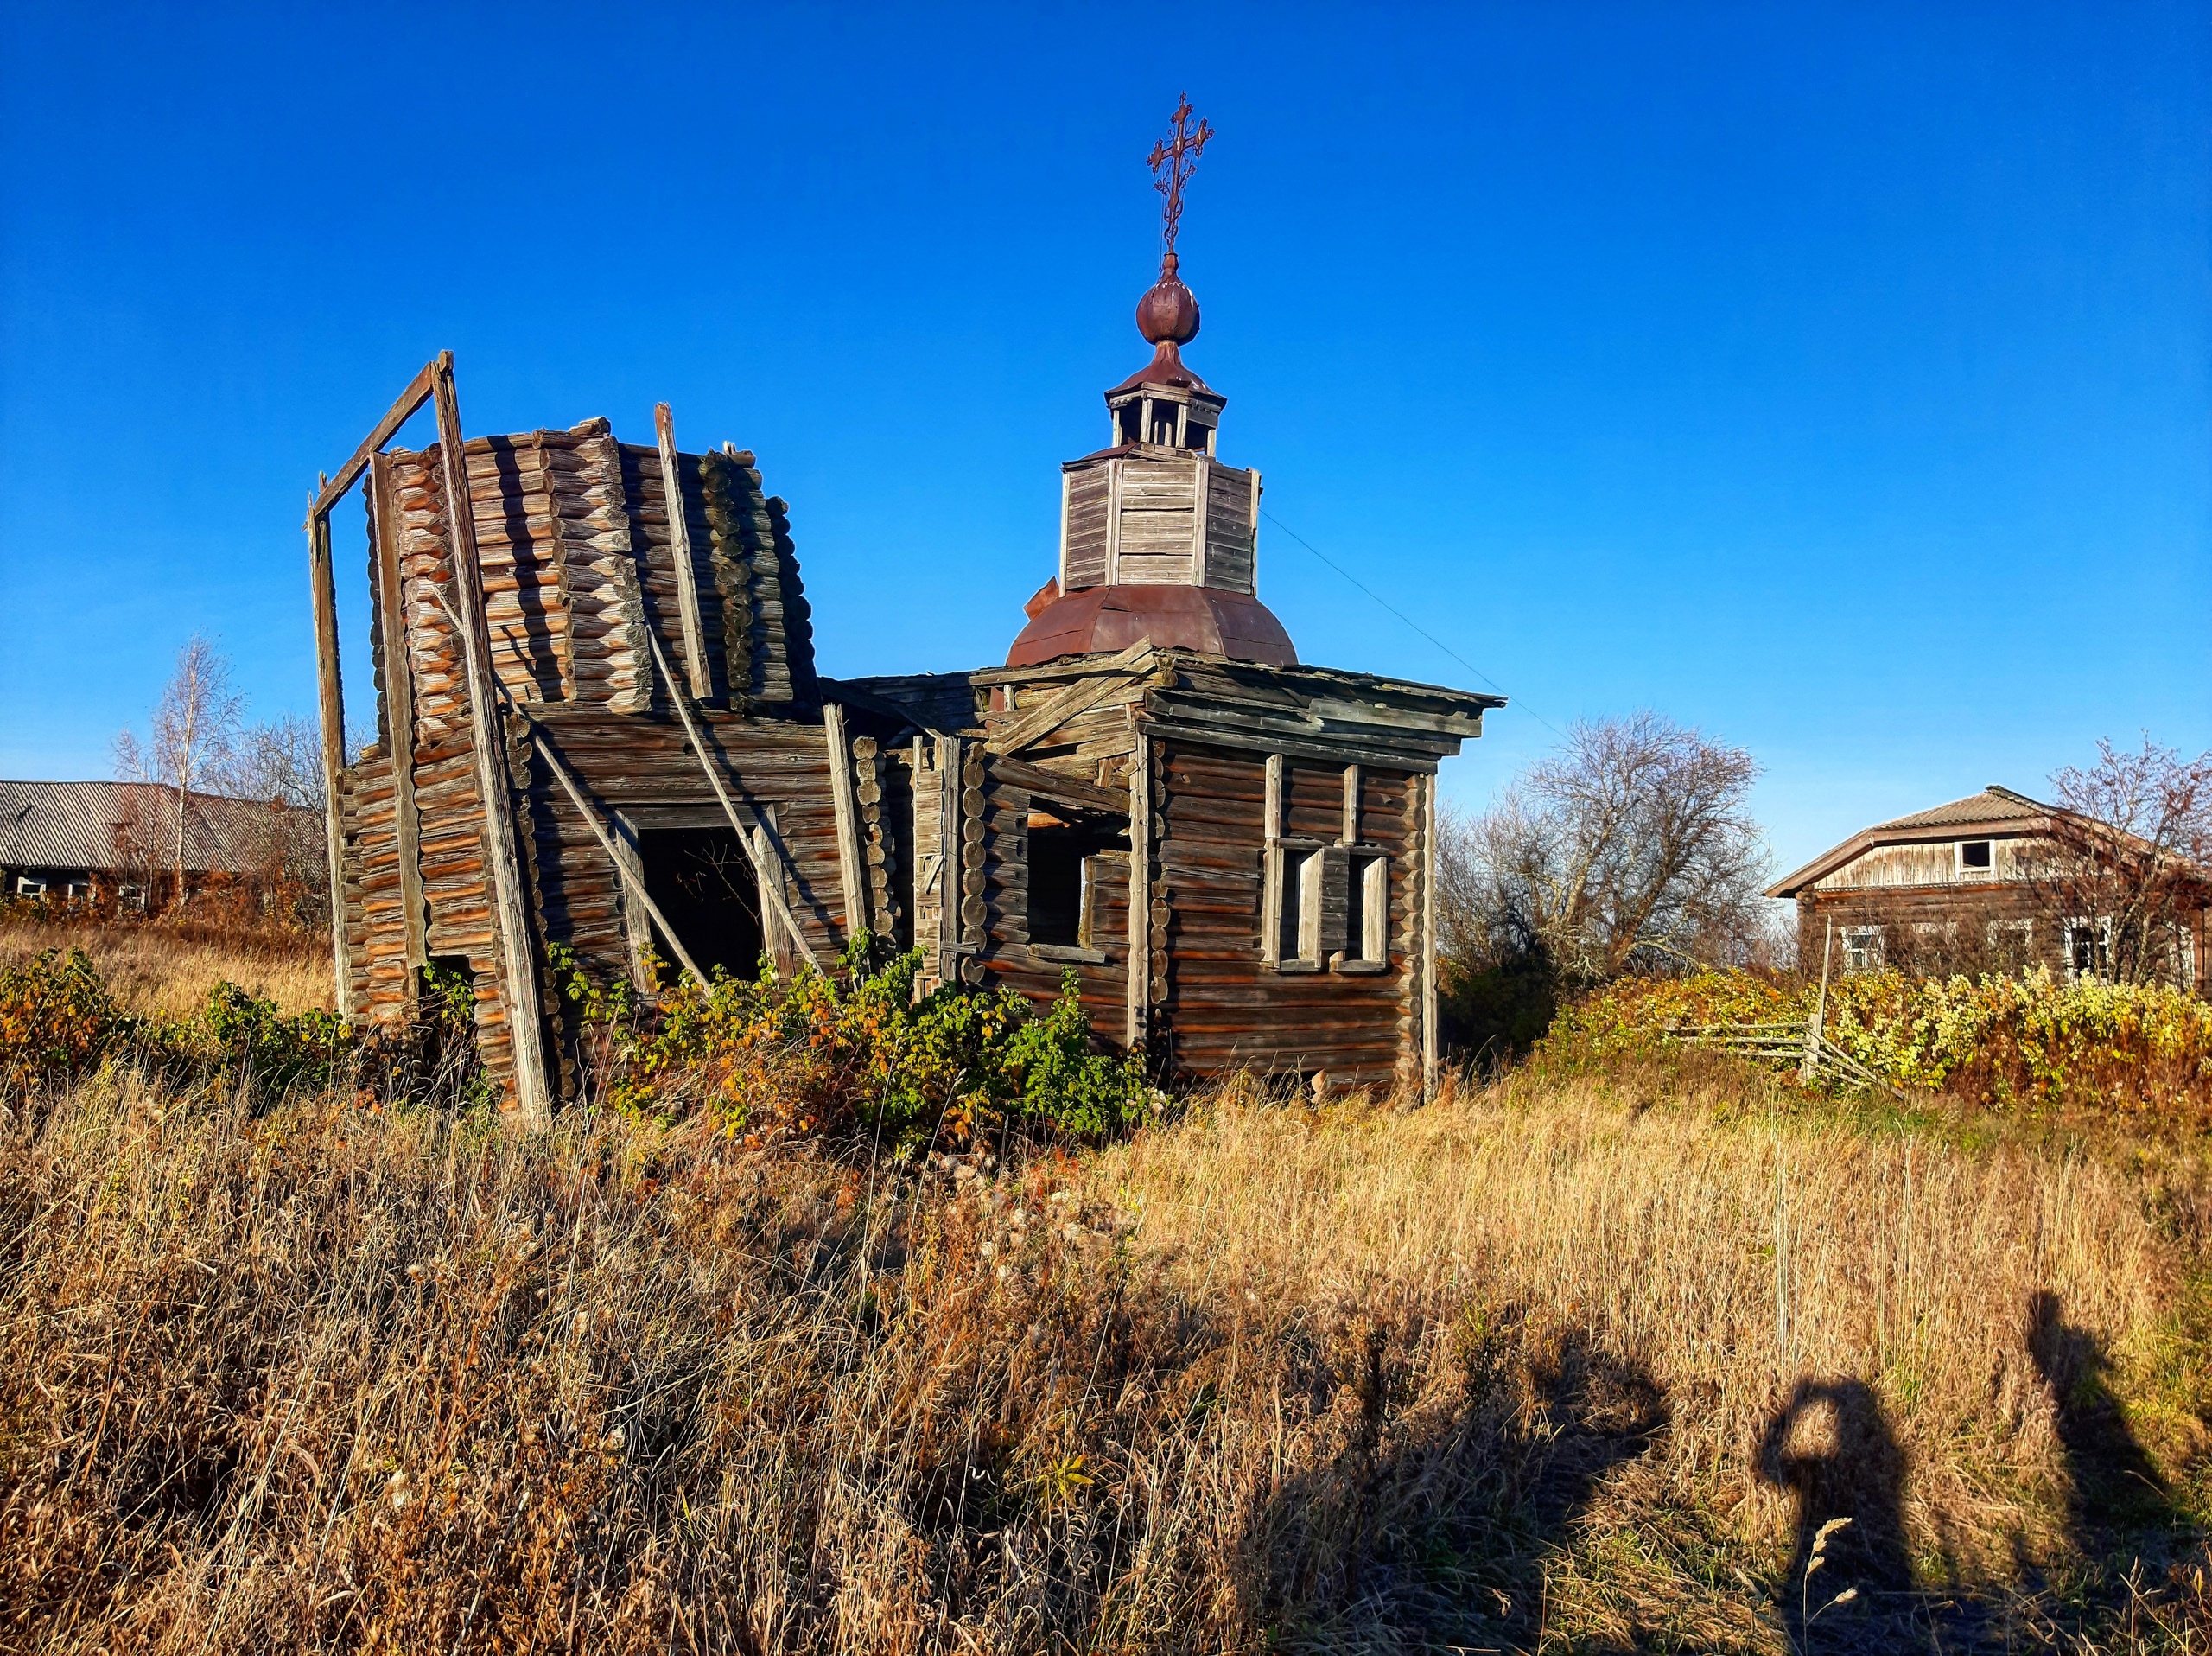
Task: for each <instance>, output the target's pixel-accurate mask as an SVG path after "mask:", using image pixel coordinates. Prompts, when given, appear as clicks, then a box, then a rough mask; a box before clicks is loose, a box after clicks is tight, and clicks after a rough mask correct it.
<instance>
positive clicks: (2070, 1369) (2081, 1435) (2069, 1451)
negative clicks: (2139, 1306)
mask: <svg viewBox="0 0 2212 1656" xmlns="http://www.w3.org/2000/svg"><path fill="white" fill-rule="evenodd" d="M2064 1312H2065V1307H2064V1304H2063V1302H2062V1301H2061V1300H2060V1299H2059V1297H2058V1296H2057V1295H2056V1294H2053V1293H2050V1292H2048V1291H2044V1292H2041V1293H2037V1294H2034V1295H2031V1296H2030V1297H2029V1300H2028V1355H2029V1356H2030V1357H2031V1358H2032V1359H2033V1360H2034V1361H2035V1366H2036V1373H2037V1374H2038V1375H2040V1376H2041V1377H2042V1378H2043V1380H2044V1384H2045V1385H2049V1386H2050V1392H2051V1398H2052V1400H2053V1402H2054V1404H2056V1411H2057V1417H2058V1420H2057V1425H2058V1441H2059V1444H2060V1447H2061V1449H2062V1451H2063V1454H2064V1455H2065V1459H2066V1474H2067V1481H2068V1489H2067V1501H2066V1520H2067V1532H2068V1538H2069V1539H2070V1540H2071V1541H2072V1542H2073V1543H2074V1545H2075V1549H2076V1550H2077V1551H2079V1552H2080V1553H2081V1555H2082V1557H2084V1558H2085V1559H2095V1558H2099V1557H2103V1556H2105V1555H2106V1554H2107V1553H2109V1552H2112V1551H2113V1550H2114V1549H2115V1547H2118V1546H2121V1545H2126V1543H2127V1542H2129V1541H2131V1540H2133V1541H2136V1542H2138V1543H2139V1542H2140V1541H2141V1540H2142V1539H2144V1538H2145V1535H2144V1532H2145V1531H2154V1530H2164V1529H2166V1528H2168V1527H2170V1526H2171V1525H2172V1523H2173V1522H2174V1517H2175V1514H2174V1510H2173V1504H2172V1499H2171V1494H2170V1492H2169V1491H2168V1489H2167V1487H2166V1481H2165V1480H2164V1477H2162V1476H2160V1475H2159V1472H2158V1467H2157V1465H2156V1464H2155V1463H2154V1462H2152V1459H2151V1457H2150V1455H2148V1454H2146V1453H2145V1450H2144V1448H2143V1445H2142V1444H2141V1443H2139V1442H2137V1441H2136V1437H2135V1434H2134V1432H2133V1430H2130V1429H2129V1426H2128V1424H2127V1415H2126V1411H2125V1410H2124V1409H2122V1408H2121V1407H2120V1399H2119V1398H2115V1397H2114V1396H2113V1394H2112V1392H2111V1389H2110V1388H2109V1387H2108V1386H2107V1385H2106V1384H2105V1380H2104V1376H2105V1373H2106V1371H2107V1369H2108V1368H2109V1367H2110V1366H2111V1363H2110V1360H2109V1359H2107V1357H2106V1355H2105V1352H2104V1348H2103V1347H2102V1346H2101V1345H2100V1344H2099V1343H2098V1341H2097V1339H2096V1336H2095V1335H2094V1334H2091V1333H2089V1332H2088V1330H2087V1329H2086V1328H2075V1327H2073V1326H2071V1325H2070V1324H2069V1323H2068V1322H2066V1320H2065V1315H2064Z"/></svg>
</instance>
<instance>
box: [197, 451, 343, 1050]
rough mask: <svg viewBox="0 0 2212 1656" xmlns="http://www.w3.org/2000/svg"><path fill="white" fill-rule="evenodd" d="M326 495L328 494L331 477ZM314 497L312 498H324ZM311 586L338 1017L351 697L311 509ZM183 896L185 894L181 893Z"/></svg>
mask: <svg viewBox="0 0 2212 1656" xmlns="http://www.w3.org/2000/svg"><path fill="white" fill-rule="evenodd" d="M327 493H329V486H328V483H327V480H324V481H323V487H322V489H321V494H327ZM319 498H320V495H317V496H311V497H310V500H315V499H319ZM308 595H309V597H310V600H311V602H312V604H313V607H314V612H315V688H316V691H317V700H318V704H319V708H320V711H321V716H322V799H323V809H322V825H323V843H324V850H325V851H326V852H327V855H328V857H329V860H330V920H331V924H330V965H331V975H332V977H333V978H334V984H335V990H336V993H337V997H338V1016H340V1017H342V1018H348V1019H350V1018H351V1017H353V1012H354V1006H353V939H352V937H351V935H350V934H349V932H348V929H347V927H346V916H345V905H346V824H345V809H346V806H345V800H344V797H343V776H342V772H343V771H344V768H345V763H346V699H345V691H344V689H343V687H342V685H341V682H340V678H339V673H338V587H337V582H336V577H335V576H334V575H333V573H332V571H331V566H330V513H329V509H328V508H327V507H317V506H313V505H310V506H309V508H308ZM178 895H179V897H180V899H181V897H182V895H183V894H182V893H181V892H180V893H179V894H178Z"/></svg>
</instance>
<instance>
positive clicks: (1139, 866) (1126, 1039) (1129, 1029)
mask: <svg viewBox="0 0 2212 1656" xmlns="http://www.w3.org/2000/svg"><path fill="white" fill-rule="evenodd" d="M1128 984H1129V1004H1128V1020H1127V1023H1126V1026H1125V1028H1124V1029H1123V1030H1122V1045H1124V1046H1125V1047H1127V1048H1128V1049H1129V1050H1130V1051H1132V1052H1134V1051H1135V1050H1136V1048H1139V1047H1141V1046H1142V1045H1143V1044H1144V1039H1145V1035H1146V1033H1147V1029H1148V1028H1149V1025H1150V1022H1151V1012H1152V739H1151V738H1150V737H1149V736H1138V737H1137V751H1136V760H1135V763H1133V764H1132V765H1131V766H1130V767H1129V971H1128Z"/></svg>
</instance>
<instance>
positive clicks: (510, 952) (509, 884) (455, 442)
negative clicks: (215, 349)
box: [431, 351, 553, 1128]
mask: <svg viewBox="0 0 2212 1656" xmlns="http://www.w3.org/2000/svg"><path fill="white" fill-rule="evenodd" d="M432 366H433V367H434V368H435V371H436V372H435V374H434V375H433V376H432V385H431V394H432V397H433V398H434V400H435V402H436V404H437V412H438V460H439V464H440V467H441V469H442V472H443V474H444V484H445V516H446V532H447V536H448V551H450V553H451V555H452V559H453V585H454V596H455V599H456V602H458V604H459V607H460V614H459V615H457V616H455V617H454V620H455V621H456V622H457V623H458V624H457V626H456V627H455V630H456V631H458V632H459V633H460V634H461V672H462V678H463V680H464V682H465V684H466V685H467V691H468V729H469V736H470V739H471V741H472V742H473V743H474V747H475V749H476V787H477V795H478V797H479V798H480V799H482V801H483V804H484V837H485V842H486V852H487V856H486V859H485V860H486V864H487V867H486V874H487V876H489V879H490V882H491V887H492V889H491V893H490V895H491V899H492V901H491V909H492V919H493V930H494V932H495V933H497V935H496V938H495V939H494V940H495V942H496V944H497V946H498V947H499V976H500V980H501V981H500V984H499V994H500V999H501V1003H502V1004H503V1006H504V1007H505V1011H506V1015H507V1040H508V1043H509V1044H508V1050H509V1051H510V1053H511V1054H512V1056H513V1060H514V1073H515V1108H516V1112H517V1114H518V1115H519V1117H520V1118H521V1119H522V1122H523V1124H524V1125H525V1126H528V1127H534V1128H544V1127H549V1126H550V1125H551V1124H552V1122H553V1094H552V1087H551V1083H550V1077H549V1076H548V1074H547V1072H546V1061H545V1060H546V1052H545V1008H544V1003H543V999H542V998H541V997H540V996H539V993H538V981H537V949H536V948H535V947H534V946H533V937H532V930H533V928H532V926H531V912H530V905H529V903H528V902H527V901H525V900H524V895H523V891H524V877H523V876H524V869H523V861H522V857H523V852H522V841H521V836H520V834H519V833H518V831H517V830H516V825H515V801H514V789H513V786H512V782H511V781H510V780H509V778H508V775H507V732H506V723H505V720H504V719H503V718H502V717H500V713H499V682H498V680H497V679H495V678H493V674H492V635H491V632H490V629H489V627H487V625H486V621H485V615H484V573H483V570H482V567H481V565H480V564H479V562H478V560H477V553H476V514H475V512H474V508H473V507H472V506H470V504H469V499H468V460H467V455H465V454H464V453H463V452H462V448H461V405H460V402H459V399H458V398H456V397H455V396H454V384H453V353H452V352H450V351H441V352H440V353H438V357H437V360H436V361H435V363H434V364H433V365H432Z"/></svg>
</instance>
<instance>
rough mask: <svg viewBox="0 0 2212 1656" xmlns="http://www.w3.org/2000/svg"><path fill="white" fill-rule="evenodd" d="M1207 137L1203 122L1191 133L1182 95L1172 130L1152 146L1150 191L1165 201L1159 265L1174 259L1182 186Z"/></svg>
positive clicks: (1188, 104)
mask: <svg viewBox="0 0 2212 1656" xmlns="http://www.w3.org/2000/svg"><path fill="white" fill-rule="evenodd" d="M1210 137H1213V129H1212V128H1211V127H1210V126H1208V125H1207V124H1205V121H1203V120H1201V121H1200V122H1199V123H1198V128H1197V130H1196V131H1192V126H1191V95H1190V93H1188V92H1185V93H1184V94H1183V101H1182V102H1181V103H1179V104H1178V105H1176V106H1175V124H1174V126H1173V128H1171V129H1170V130H1169V133H1168V136H1167V137H1164V138H1162V139H1160V142H1159V143H1155V144H1154V145H1153V146H1152V157H1151V160H1152V187H1153V188H1154V189H1156V190H1158V191H1159V192H1160V194H1162V195H1164V196H1166V198H1167V205H1166V207H1164V208H1163V209H1161V212H1160V219H1161V221H1162V229H1163V231H1164V232H1165V234H1166V243H1167V245H1166V259H1164V260H1163V261H1162V263H1163V264H1166V261H1167V260H1172V259H1173V258H1174V257H1175V229H1176V226H1178V225H1179V224H1180V223H1181V222H1182V219H1183V186H1184V185H1185V184H1187V183H1189V182H1191V175H1192V173H1194V172H1196V171H1197V170H1198V152H1199V151H1200V150H1204V149H1205V147H1206V140H1207V139H1208V138H1210ZM1169 268H1171V269H1172V268H1173V266H1172V265H1169Z"/></svg>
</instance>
